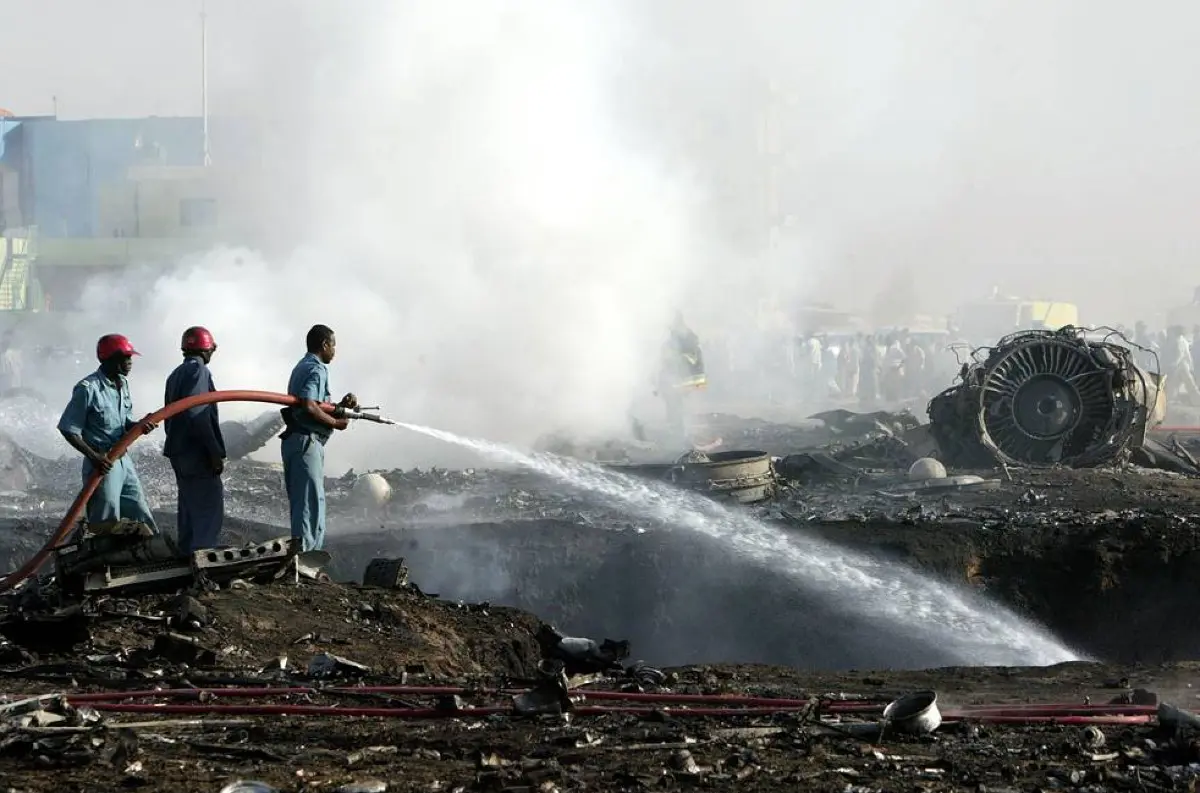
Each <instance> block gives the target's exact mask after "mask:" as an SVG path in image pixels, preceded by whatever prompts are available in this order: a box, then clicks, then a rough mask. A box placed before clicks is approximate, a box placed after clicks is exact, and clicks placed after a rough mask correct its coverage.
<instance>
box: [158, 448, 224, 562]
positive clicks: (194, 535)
mask: <svg viewBox="0 0 1200 793" xmlns="http://www.w3.org/2000/svg"><path fill="white" fill-rule="evenodd" d="M170 460H171V468H173V469H175V485H176V487H177V489H178V490H179V502H178V506H177V508H176V513H175V521H176V531H177V536H178V545H179V550H181V551H183V552H184V553H191V552H193V551H199V550H201V549H202V548H215V547H217V545H218V540H217V538H218V536H219V535H220V534H221V524H222V523H223V522H224V520H225V484H224V482H222V481H221V475H220V474H218V473H214V472H213V469H212V464H211V463H210V462H209V460H208V457H207V456H206V455H201V454H194V453H193V454H180V455H176V456H174V457H171V458H170Z"/></svg>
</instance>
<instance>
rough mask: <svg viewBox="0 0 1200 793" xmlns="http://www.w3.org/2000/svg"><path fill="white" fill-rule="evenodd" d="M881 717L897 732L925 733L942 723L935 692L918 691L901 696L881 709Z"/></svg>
mask: <svg viewBox="0 0 1200 793" xmlns="http://www.w3.org/2000/svg"><path fill="white" fill-rule="evenodd" d="M883 719H884V721H886V722H888V723H889V724H890V725H891V726H892V727H893V728H894V729H895V730H897V731H899V732H905V733H908V734H910V735H927V734H928V733H931V732H933V731H934V730H936V729H937V728H938V727H940V726H941V724H942V714H941V712H940V711H939V710H938V706H937V692H934V691H920V692H917V693H915V694H909V695H908V696H906V697H901V698H900V699H898V700H896V701H895V702H893V703H891V704H890V705H888V706H887V707H886V708H884V709H883Z"/></svg>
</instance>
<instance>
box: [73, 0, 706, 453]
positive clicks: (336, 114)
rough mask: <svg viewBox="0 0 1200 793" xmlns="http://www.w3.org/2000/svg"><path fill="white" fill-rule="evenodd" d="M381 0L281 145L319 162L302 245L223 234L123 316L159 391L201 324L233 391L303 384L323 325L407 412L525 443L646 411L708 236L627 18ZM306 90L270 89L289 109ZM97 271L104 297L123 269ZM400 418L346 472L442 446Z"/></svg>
mask: <svg viewBox="0 0 1200 793" xmlns="http://www.w3.org/2000/svg"><path fill="white" fill-rule="evenodd" d="M356 8H357V6H356ZM372 8H373V9H374V10H373V11H371V12H369V13H362V12H361V11H356V12H355V14H356V17H355V18H356V19H357V23H356V24H348V25H347V24H346V20H342V26H343V27H341V28H338V30H340V31H341V32H342V34H343V35H350V34H353V35H354V36H355V40H354V41H355V45H354V46H353V47H348V46H346V45H345V44H342V43H338V44H337V46H335V47H333V49H332V52H329V53H327V55H328V56H330V57H331V58H332V60H329V61H325V62H323V65H322V66H321V68H314V69H313V71H312V72H310V73H309V74H308V75H307V77H308V78H309V79H311V80H312V81H313V85H312V88H311V91H308V92H301V95H302V96H304V98H305V100H306V101H311V97H316V96H323V97H326V101H325V103H324V104H323V105H322V108H321V113H320V114H319V115H318V116H316V117H314V118H310V119H308V121H307V123H306V129H303V130H297V135H296V137H295V138H294V139H292V140H289V141H286V142H285V143H284V144H283V145H282V151H283V152H286V154H287V157H281V156H280V154H281V152H280V151H276V152H273V153H272V155H271V156H272V159H273V162H274V163H280V162H286V163H287V165H288V166H290V167H291V168H303V169H305V171H306V172H305V177H306V178H305V183H306V187H307V188H308V194H307V196H304V195H286V194H281V193H280V192H273V193H270V192H269V193H268V194H269V196H270V201H271V202H272V206H271V207H270V210H271V213H268V214H267V217H272V216H273V217H280V216H285V215H286V214H287V211H286V210H287V209H288V207H289V206H291V207H293V208H294V209H295V214H296V215H298V216H301V217H306V218H308V221H309V222H308V223H307V224H306V226H305V228H304V229H303V230H302V231H301V232H300V233H298V234H297V235H296V236H295V238H294V242H295V243H296V248H297V249H296V250H293V251H291V252H285V253H280V254H278V255H268V256H263V255H260V254H258V253H256V252H253V251H244V250H216V251H213V252H211V253H209V254H207V255H205V256H202V257H199V258H198V259H197V260H196V261H190V262H187V263H185V265H184V266H183V267H181V268H180V269H179V270H178V271H177V272H175V273H172V274H171V275H170V276H167V277H161V278H158V279H157V280H156V281H155V282H154V283H153V285H152V286H151V287H150V288H149V291H148V293H147V294H146V295H145V300H144V303H145V306H146V310H145V311H144V312H141V314H140V316H130V317H128V318H123V319H124V320H127V321H123V322H122V323H118V324H121V325H122V326H123V327H125V328H126V329H127V331H128V332H129V333H130V335H132V336H134V337H135V340H136V343H137V344H138V345H139V346H140V347H141V348H142V349H143V351H144V356H145V357H144V358H143V360H141V361H139V362H138V370H139V371H138V375H139V376H138V377H137V378H136V382H135V389H136V390H135V396H136V397H137V398H138V400H139V403H140V404H142V405H145V406H146V407H147V409H148V408H149V407H150V406H151V405H152V404H157V403H158V402H160V401H161V393H160V389H161V385H160V383H161V377H160V376H161V374H163V373H165V371H167V370H168V367H170V366H172V365H173V364H174V362H175V361H176V360H177V358H178V352H177V349H178V346H177V345H178V335H179V332H180V331H181V330H182V329H183V328H184V327H185V326H187V325H189V324H193V323H196V324H204V325H206V326H207V327H209V328H210V329H211V330H212V331H213V332H214V333H215V334H216V336H217V338H218V342H219V343H220V345H221V349H220V351H219V353H218V355H217V357H216V359H215V360H214V362H213V369H214V372H215V374H216V376H217V377H218V379H219V382H218V385H219V387H222V388H258V389H266V390H278V391H282V390H284V387H285V385H286V381H287V375H288V372H289V370H290V368H291V366H292V365H293V364H294V363H295V361H296V360H297V359H298V358H299V357H300V356H301V355H302V354H303V352H304V349H303V336H304V333H305V331H306V330H307V329H308V327H309V326H310V325H312V324H313V323H317V322H320V323H324V324H328V325H330V326H331V327H333V328H334V330H335V331H336V332H337V334H338V340H339V350H338V356H337V359H336V360H335V362H334V365H333V367H332V371H331V379H332V381H333V387H334V390H335V391H337V392H338V394H337V395H340V393H342V392H344V391H347V390H353V391H355V392H356V393H357V394H359V395H360V396H361V397H362V398H363V399H364V400H365V402H367V403H370V404H376V403H382V405H383V407H384V409H385V411H386V412H387V413H388V414H392V415H395V416H397V417H399V418H402V419H404V420H407V421H414V422H424V423H429V424H433V425H436V426H441V427H450V428H454V429H456V430H457V431H461V432H464V433H470V434H481V435H487V436H489V437H502V438H506V439H509V440H513V441H517V442H526V443H527V442H531V441H533V440H534V439H535V437H536V436H537V435H539V434H542V433H544V432H546V431H548V430H552V429H554V428H556V427H559V426H568V425H569V426H573V427H576V428H579V427H584V428H588V429H591V430H595V431H604V430H610V431H611V430H617V431H622V430H624V429H626V427H625V424H626V421H627V419H626V414H627V409H628V406H629V403H630V400H631V398H633V397H634V396H635V395H637V394H638V393H639V392H644V391H647V390H648V388H649V386H648V375H649V374H650V367H651V365H652V363H653V361H654V357H655V356H656V355H657V345H658V344H659V343H660V342H661V339H662V337H663V335H664V332H665V325H666V323H667V321H668V320H669V318H670V315H671V312H672V310H673V309H674V307H675V305H676V302H677V300H678V299H679V298H680V297H681V296H682V294H683V292H684V290H685V287H686V280H685V276H686V275H687V267H688V263H689V260H690V259H691V258H692V257H693V256H694V253H693V251H694V249H696V248H698V247H699V246H698V240H699V238H698V237H697V235H696V233H695V224H694V223H693V222H692V221H691V218H690V217H689V213H690V211H691V210H690V206H691V204H692V202H693V201H694V196H695V192H694V191H693V189H692V188H691V187H689V186H688V184H687V182H686V181H685V180H683V179H681V178H678V177H668V176H667V175H665V174H664V173H663V172H662V171H661V170H660V168H659V167H658V166H656V164H655V161H654V160H653V159H652V158H649V157H646V156H643V155H642V154H640V153H639V152H638V151H637V150H636V148H634V147H633V146H631V145H630V144H628V143H627V142H625V141H624V140H623V135H622V130H621V129H620V128H619V126H618V125H616V124H615V123H614V121H613V113H612V111H611V110H610V107H609V104H610V102H609V91H610V90H611V89H612V85H611V84H610V81H609V80H608V79H607V76H608V75H610V74H611V73H612V69H611V66H612V65H613V64H614V63H617V62H618V61H619V58H620V49H621V47H622V46H623V44H624V42H623V39H622V34H621V29H620V27H619V25H618V24H617V23H616V21H615V20H614V19H612V18H610V17H609V16H608V15H607V14H605V13H603V12H602V11H589V10H588V9H587V7H586V6H576V5H563V4H557V3H553V2H537V3H523V4H521V5H520V6H519V7H518V8H509V7H506V6H503V7H502V6H491V5H488V4H479V3H473V2H439V3H436V4H434V3H420V4H386V5H385V4H376V5H374V6H372ZM335 32H336V31H335ZM312 65H315V64H312ZM249 84H252V85H256V86H257V85H259V84H260V81H257V80H251V81H249ZM292 101H295V99H294V98H293V97H288V102H287V103H284V104H283V106H278V105H274V106H273V105H271V104H270V103H269V102H266V103H265V104H266V105H267V107H269V108H270V110H271V114H270V115H269V116H268V117H267V118H266V119H265V121H266V122H267V124H269V125H282V124H284V123H285V122H286V123H290V121H291V118H292V117H291V116H290V111H292V110H294V109H295V108H294V107H292V106H290V102H292ZM217 142H219V141H217ZM214 151H215V156H216V157H217V158H218V159H219V157H220V149H219V148H215V150H214ZM218 166H219V162H218ZM284 222H285V223H287V222H289V220H288V219H285V220H284ZM292 222H294V220H293V221H292ZM278 247H280V248H281V249H285V246H278ZM92 288H93V290H95V291H94V292H93V294H92V297H91V299H89V300H88V301H87V303H88V304H89V305H103V304H104V303H105V302H106V301H107V299H108V298H107V296H106V293H107V292H108V290H111V289H112V288H113V284H112V283H111V282H109V281H97V282H95V283H93V285H92ZM383 432H386V431H383ZM380 433H381V431H380V430H378V429H377V428H374V427H355V428H354V430H353V431H352V432H350V433H347V434H345V435H339V437H338V438H337V441H336V443H334V444H332V445H331V446H330V452H329V454H330V459H331V462H332V465H333V467H334V468H338V467H341V466H344V465H346V464H352V465H358V466H362V465H396V464H402V463H408V464H411V463H414V462H419V460H417V459H414V456H413V455H412V454H411V453H406V450H407V449H410V448H411V444H412V441H413V439H411V438H404V437H400V436H399V435H398V434H397V435H386V436H384V435H381V434H380Z"/></svg>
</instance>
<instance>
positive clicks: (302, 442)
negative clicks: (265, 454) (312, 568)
mask: <svg viewBox="0 0 1200 793" xmlns="http://www.w3.org/2000/svg"><path fill="white" fill-rule="evenodd" d="M280 450H281V452H282V454H283V484H284V487H285V488H286V489H287V497H288V506H289V507H290V509H291V514H292V536H293V537H296V538H299V540H300V542H301V550H302V551H319V550H321V549H322V548H323V547H324V546H325V446H324V444H322V443H321V441H320V440H318V439H317V438H315V437H313V436H312V435H309V434H307V433H299V432H294V433H292V434H290V435H288V436H287V437H286V438H284V439H283V443H282V444H280Z"/></svg>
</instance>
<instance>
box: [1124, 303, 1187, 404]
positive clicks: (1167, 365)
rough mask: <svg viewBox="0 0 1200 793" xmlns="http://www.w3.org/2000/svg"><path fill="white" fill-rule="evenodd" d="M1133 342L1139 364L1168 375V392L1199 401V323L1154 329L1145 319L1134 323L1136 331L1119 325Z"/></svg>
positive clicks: (1179, 398) (1181, 400) (1175, 397)
mask: <svg viewBox="0 0 1200 793" xmlns="http://www.w3.org/2000/svg"><path fill="white" fill-rule="evenodd" d="M1118 330H1120V331H1121V333H1122V334H1123V335H1124V336H1125V337H1126V338H1127V339H1128V340H1129V341H1130V342H1132V345H1131V347H1132V349H1133V352H1134V357H1135V359H1136V360H1137V363H1138V365H1139V366H1140V367H1142V368H1143V369H1145V370H1146V371H1149V372H1158V373H1160V374H1165V375H1166V376H1167V388H1168V393H1169V395H1170V396H1171V397H1172V398H1173V399H1177V400H1179V401H1180V402H1182V403H1184V404H1188V405H1200V387H1197V384H1196V371H1197V369H1200V325H1194V326H1192V328H1191V329H1190V330H1189V329H1187V328H1185V327H1184V326H1182V325H1171V326H1169V327H1166V328H1162V329H1161V330H1157V331H1152V330H1150V329H1149V327H1148V326H1147V325H1146V323H1145V322H1141V321H1138V322H1136V323H1134V326H1133V331H1132V332H1130V331H1129V330H1128V329H1126V328H1118Z"/></svg>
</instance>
